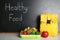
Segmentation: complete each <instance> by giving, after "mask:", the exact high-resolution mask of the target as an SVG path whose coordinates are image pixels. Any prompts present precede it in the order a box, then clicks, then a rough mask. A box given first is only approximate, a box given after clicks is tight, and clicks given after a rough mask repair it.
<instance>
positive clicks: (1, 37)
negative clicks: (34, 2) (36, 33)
mask: <svg viewBox="0 0 60 40" xmlns="http://www.w3.org/2000/svg"><path fill="white" fill-rule="evenodd" d="M18 34H19V33H18V32H13V33H11V32H2V33H0V40H59V39H60V33H59V34H58V36H57V37H48V38H38V39H37V38H32V39H30V38H29V39H28V38H27V39H26V38H24V39H22V38H19V36H18Z"/></svg>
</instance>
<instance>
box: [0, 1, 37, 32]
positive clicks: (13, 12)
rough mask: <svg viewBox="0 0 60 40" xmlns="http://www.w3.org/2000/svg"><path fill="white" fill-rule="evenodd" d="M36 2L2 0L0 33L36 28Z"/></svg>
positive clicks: (0, 6) (0, 2) (0, 3)
mask: <svg viewBox="0 0 60 40" xmlns="http://www.w3.org/2000/svg"><path fill="white" fill-rule="evenodd" d="M33 3H34V0H0V23H1V25H0V32H19V31H20V30H22V29H24V28H25V27H28V26H36V23H35V21H36V19H35V18H36V17H35V18H34V16H35V15H34V14H33V13H31V12H33V11H32V10H33V8H34V7H33V6H34V5H33Z"/></svg>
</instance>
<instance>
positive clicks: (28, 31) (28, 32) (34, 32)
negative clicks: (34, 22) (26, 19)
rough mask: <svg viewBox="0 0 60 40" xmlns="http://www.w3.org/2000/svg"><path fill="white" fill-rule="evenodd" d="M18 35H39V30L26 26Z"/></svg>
mask: <svg viewBox="0 0 60 40" xmlns="http://www.w3.org/2000/svg"><path fill="white" fill-rule="evenodd" d="M20 35H40V32H38V31H37V29H36V28H35V27H28V28H25V29H24V30H22V31H21V32H20Z"/></svg>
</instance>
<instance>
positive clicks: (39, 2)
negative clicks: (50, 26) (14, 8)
mask: <svg viewBox="0 0 60 40" xmlns="http://www.w3.org/2000/svg"><path fill="white" fill-rule="evenodd" d="M31 5H32V6H31V7H30V11H29V14H27V15H26V16H28V17H29V18H28V17H26V16H25V17H24V18H23V19H24V21H23V23H25V26H26V25H27V26H36V18H37V16H38V15H40V14H42V13H56V14H58V17H60V0H34V1H33V2H32V4H31ZM58 19H59V20H58V29H59V31H60V25H59V24H60V18H58ZM27 20H28V21H27Z"/></svg>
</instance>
